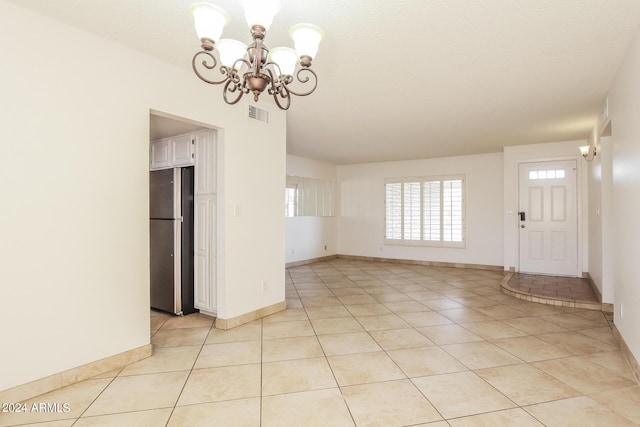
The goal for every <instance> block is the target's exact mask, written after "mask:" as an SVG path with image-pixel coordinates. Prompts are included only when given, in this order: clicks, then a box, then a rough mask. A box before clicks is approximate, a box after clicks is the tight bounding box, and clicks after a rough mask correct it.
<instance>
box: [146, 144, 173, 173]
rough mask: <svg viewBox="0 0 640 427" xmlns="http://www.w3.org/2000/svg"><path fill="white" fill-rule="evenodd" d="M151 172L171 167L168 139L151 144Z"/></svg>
mask: <svg viewBox="0 0 640 427" xmlns="http://www.w3.org/2000/svg"><path fill="white" fill-rule="evenodd" d="M150 160H151V167H150V169H151V170H155V169H166V168H168V167H171V156H170V150H169V139H161V140H159V141H154V142H152V143H151V153H150Z"/></svg>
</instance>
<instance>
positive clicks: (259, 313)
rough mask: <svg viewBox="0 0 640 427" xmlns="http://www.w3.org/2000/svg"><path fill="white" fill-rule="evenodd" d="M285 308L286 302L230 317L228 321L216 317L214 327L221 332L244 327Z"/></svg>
mask: <svg viewBox="0 0 640 427" xmlns="http://www.w3.org/2000/svg"><path fill="white" fill-rule="evenodd" d="M286 308H287V302H286V301H282V302H279V303H276V304H273V305H270V306H267V307H262V308H261V309H258V310H254V311H251V312H249V313H245V314H242V315H240V316H236V317H232V318H230V319H221V318H219V317H218V318H217V319H216V323H215V326H216V329H223V330H227V329H231V328H235V327H236V326H240V325H244V324H245V323H249V322H253V321H254V320H257V319H262V318H263V317H265V316H268V315H270V314H274V313H277V312H279V311H282V310H284V309H286Z"/></svg>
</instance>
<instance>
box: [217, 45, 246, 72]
mask: <svg viewBox="0 0 640 427" xmlns="http://www.w3.org/2000/svg"><path fill="white" fill-rule="evenodd" d="M216 48H217V49H218V54H219V55H220V62H221V63H222V65H224V66H225V67H228V68H232V67H233V68H235V69H236V70H239V69H240V67H241V66H242V64H243V62H242V61H238V59H242V58H244V56H245V55H246V53H247V45H246V44H244V43H242V42H241V41H238V40H234V39H222V40H220V41H219V42H218V43H217V44H216Z"/></svg>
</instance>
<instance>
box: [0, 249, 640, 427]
mask: <svg viewBox="0 0 640 427" xmlns="http://www.w3.org/2000/svg"><path fill="white" fill-rule="evenodd" d="M502 276H503V275H502V272H492V271H481V270H464V269H452V268H434V267H423V266H411V265H399V264H387V263H374V262H364V261H347V260H341V259H338V260H331V261H327V262H322V263H316V264H311V265H307V266H301V267H294V268H290V269H288V270H287V275H286V298H287V303H288V307H289V308H288V309H287V310H285V311H283V312H280V313H276V314H274V315H272V316H269V317H267V318H264V319H261V320H256V321H254V322H251V323H249V324H246V325H242V326H239V327H237V328H234V329H232V330H229V331H221V330H217V329H215V328H214V327H213V319H212V318H210V317H207V316H204V315H200V314H195V315H190V316H186V317H173V316H169V315H166V314H162V313H157V312H152V317H151V342H152V344H153V345H154V355H153V356H152V357H150V358H148V359H145V360H142V361H140V362H137V363H133V364H131V365H129V366H127V367H125V368H124V369H118V370H115V371H111V372H107V373H105V374H102V375H100V376H98V377H96V378H94V379H91V380H87V381H84V382H81V383H78V384H74V385H72V386H69V387H65V388H63V389H60V390H56V391H54V392H51V393H47V394H46V395H43V396H39V397H37V398H34V399H31V400H29V401H27V402H25V403H26V404H27V405H28V406H30V405H32V404H33V403H42V402H44V403H60V404H62V403H69V406H70V408H69V411H67V412H64V411H61V412H56V413H51V412H48V413H34V412H31V413H22V414H20V413H14V414H7V413H0V427H1V426H13V425H35V426H42V427H49V426H52V427H55V426H60V427H62V426H65V427H66V426H79V427H82V426H125V427H126V426H136V427H138V426H150V427H156V426H171V427H173V426H212V425H215V426H260V427H263V426H264V427H269V426H278V427H280V426H314V425H317V426H323V427H324V426H339V427H342V426H354V425H355V426H359V427H361V426H423V427H424V426H428V427H447V426H448V427H466V426H491V427H494V426H548V427H556V426H557V427H564V426H571V425H576V426H590V425H594V426H603V425H611V426H614V425H615V426H627V425H629V426H631V425H640V410H639V409H638V408H640V386H638V384H637V383H636V381H635V378H634V376H633V374H632V372H631V370H630V369H629V366H628V365H627V362H626V361H625V359H624V357H623V356H622V354H621V353H620V351H619V350H618V346H617V343H616V341H615V339H614V337H613V334H612V333H611V329H610V327H609V324H608V322H607V319H606V318H605V316H604V315H603V314H602V313H600V312H595V311H586V310H579V309H569V308H562V307H556V306H544V305H538V304H534V303H527V302H523V301H522V300H519V299H515V298H511V297H509V296H506V295H504V294H502V293H501V291H500V285H499V283H500V280H501V279H502Z"/></svg>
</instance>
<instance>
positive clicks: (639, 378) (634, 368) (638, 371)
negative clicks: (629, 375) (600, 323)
mask: <svg viewBox="0 0 640 427" xmlns="http://www.w3.org/2000/svg"><path fill="white" fill-rule="evenodd" d="M611 330H612V332H613V336H614V337H615V338H616V340H617V341H618V344H620V351H621V352H622V355H623V356H624V358H625V359H627V363H628V364H629V367H630V368H631V372H633V376H634V377H635V378H636V382H638V383H640V364H638V361H637V360H636V358H635V356H634V355H633V353H631V349H630V348H629V346H628V345H627V343H626V342H625V340H624V338H622V335H621V334H620V331H618V328H616V325H615V324H614V325H611Z"/></svg>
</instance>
